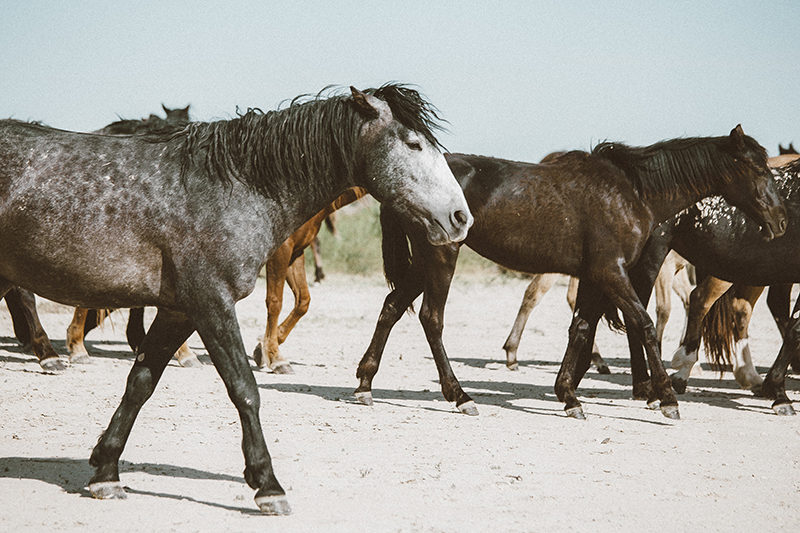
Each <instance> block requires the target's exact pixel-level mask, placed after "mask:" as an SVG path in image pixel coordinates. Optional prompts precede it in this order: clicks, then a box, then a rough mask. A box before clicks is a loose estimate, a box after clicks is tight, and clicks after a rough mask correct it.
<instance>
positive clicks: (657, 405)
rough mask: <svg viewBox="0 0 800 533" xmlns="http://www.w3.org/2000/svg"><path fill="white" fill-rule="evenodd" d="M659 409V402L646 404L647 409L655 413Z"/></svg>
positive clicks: (654, 401) (650, 401)
mask: <svg viewBox="0 0 800 533" xmlns="http://www.w3.org/2000/svg"><path fill="white" fill-rule="evenodd" d="M659 407H661V402H660V401H659V400H648V402H647V408H648V409H652V410H653V411H655V410H656V409H658V408H659Z"/></svg>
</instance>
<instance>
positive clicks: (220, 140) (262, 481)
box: [0, 85, 472, 514]
mask: <svg viewBox="0 0 800 533" xmlns="http://www.w3.org/2000/svg"><path fill="white" fill-rule="evenodd" d="M351 93H352V94H349V93H348V94H334V95H330V96H329V97H327V98H326V97H323V96H320V95H318V97H317V98H305V99H301V100H297V99H296V100H295V101H294V102H293V103H292V104H291V105H289V106H288V107H286V108H285V109H282V110H279V111H272V112H268V113H262V112H260V111H252V110H251V111H248V112H247V113H246V114H244V115H243V116H241V117H238V118H235V119H232V120H226V121H219V122H213V123H208V124H204V123H192V124H191V125H190V126H189V127H187V128H185V129H184V130H182V131H180V132H177V133H175V132H173V133H169V134H164V135H155V136H150V137H146V136H138V135H135V136H123V137H111V136H103V135H92V134H79V133H70V132H65V131H60V130H55V129H51V128H46V127H43V126H39V125H35V124H27V123H23V122H19V121H14V120H5V121H0V232H2V236H0V295H2V294H5V293H6V292H7V291H8V290H9V289H10V288H11V287H13V286H20V287H23V288H26V289H28V290H31V291H33V292H35V293H36V294H40V295H42V296H43V297H46V298H49V299H51V300H54V301H58V302H61V303H64V304H67V305H73V306H83V307H90V308H97V309H105V308H118V307H141V306H148V305H149V306H155V307H157V308H158V313H157V315H156V318H155V320H154V321H153V323H152V325H151V326H150V329H149V331H148V332H147V335H146V337H145V339H144V341H143V343H142V346H141V348H140V350H139V354H138V356H137V358H136V362H135V363H134V365H133V368H132V369H131V372H130V375H129V377H128V382H127V387H126V390H125V394H124V395H123V397H122V401H121V403H120V405H119V407H118V409H117V411H116V412H115V414H114V416H113V417H112V419H111V422H110V424H109V427H108V429H107V430H106V431H105V433H104V434H103V435H102V437H101V438H100V440H99V441H98V443H97V445H96V446H95V448H94V451H93V452H92V455H91V459H90V463H91V464H92V465H93V466H94V467H95V469H96V471H95V475H94V477H93V478H92V480H91V481H90V483H89V488H90V490H91V492H92V494H93V495H94V496H95V497H98V498H121V497H124V495H125V492H124V490H123V488H122V485H121V484H120V482H119V470H118V464H119V457H120V455H121V453H122V451H123V448H124V446H125V442H126V441H127V438H128V436H129V434H130V431H131V429H132V427H133V423H134V420H135V419H136V416H137V414H138V412H139V410H140V409H141V407H142V406H143V405H144V403H145V402H146V401H147V399H148V398H149V397H150V395H151V394H152V392H153V390H154V388H155V386H156V384H157V383H158V380H159V378H160V377H161V374H162V372H163V371H164V368H165V367H166V364H167V362H168V361H169V359H170V358H171V357H172V355H173V353H174V352H175V350H176V349H177V348H178V346H180V345H181V343H183V342H184V341H185V340H186V338H187V337H188V336H189V335H190V334H191V333H192V332H193V331H194V330H195V329H196V330H197V332H198V333H199V335H200V337H201V339H202V340H203V343H204V344H205V347H206V349H207V350H208V353H209V356H210V357H211V360H212V361H213V363H214V365H215V367H216V369H217V371H218V372H219V374H220V376H221V378H222V380H223V382H224V383H225V386H226V388H227V390H228V394H229V396H230V398H231V400H232V401H233V403H234V405H235V406H236V408H237V410H238V412H239V415H240V419H241V423H242V430H243V443H242V448H243V451H244V457H245V465H246V466H245V471H244V476H245V480H246V481H247V483H248V485H250V486H251V487H252V488H254V489H257V493H256V503H257V504H258V505H259V507H260V508H261V510H262V511H263V512H266V513H280V514H282V513H288V512H289V506H288V503H287V501H286V496H285V492H284V490H283V488H282V487H281V486H280V484H279V483H278V480H277V479H276V477H275V475H274V473H273V469H272V464H271V460H270V456H269V452H268V451H267V446H266V444H265V441H264V436H263V433H262V429H261V423H260V420H259V404H260V400H259V394H258V387H257V385H256V381H255V378H254V377H253V373H252V371H251V369H250V365H249V363H248V360H247V354H246V352H245V349H244V345H243V343H242V338H241V334H240V332H239V327H238V323H237V320H236V312H235V308H234V304H235V302H236V301H237V300H239V299H241V298H243V297H245V296H246V295H247V294H249V293H250V292H251V291H252V290H253V287H254V286H255V282H256V279H257V276H258V272H259V270H260V268H261V267H262V266H263V265H264V264H265V262H266V260H267V258H268V257H269V256H270V254H271V253H272V251H273V250H274V249H275V248H276V247H277V246H279V245H280V244H281V243H282V242H283V241H284V240H286V238H287V237H288V236H289V235H290V234H291V233H292V232H293V231H294V230H295V229H296V228H298V227H299V226H300V225H301V224H302V223H303V222H305V221H306V220H308V219H309V218H311V217H312V216H313V215H314V214H315V213H317V212H318V211H320V210H321V209H322V208H323V207H324V206H326V205H328V204H330V203H331V202H332V201H333V200H334V199H335V198H336V197H337V196H338V195H340V194H341V193H342V192H344V191H345V190H346V189H348V188H350V187H353V186H356V185H361V186H363V187H365V188H366V189H367V190H368V191H369V192H370V193H371V194H372V195H373V196H375V197H376V198H377V199H378V200H380V201H383V202H386V203H387V204H389V205H392V206H393V208H394V209H396V210H397V211H398V212H400V213H401V214H402V216H403V217H404V219H406V220H408V221H410V222H411V223H412V224H414V225H415V227H417V228H418V229H420V231H422V232H423V233H424V234H426V235H427V237H428V239H430V241H431V242H432V243H433V244H437V245H441V244H447V243H449V242H452V241H454V240H461V239H463V238H464V237H465V236H466V233H467V230H468V228H469V226H470V225H471V223H472V216H471V215H470V213H469V208H468V206H467V204H466V201H465V199H464V195H463V193H462V191H461V189H460V188H459V187H458V183H457V182H456V181H455V180H454V179H453V174H452V172H451V171H450V169H449V168H448V167H447V163H446V161H445V159H444V156H443V155H442V153H441V151H440V149H439V145H438V143H437V141H436V139H435V137H434V135H433V132H432V127H433V126H435V125H436V124H437V122H436V114H435V110H434V108H432V106H431V105H430V104H429V103H428V102H426V101H425V100H424V99H423V98H422V97H421V96H420V95H419V93H417V92H416V91H415V90H413V89H410V88H408V87H405V86H398V85H386V86H383V87H381V88H380V89H376V90H371V91H369V93H364V92H361V91H358V90H356V89H354V88H351Z"/></svg>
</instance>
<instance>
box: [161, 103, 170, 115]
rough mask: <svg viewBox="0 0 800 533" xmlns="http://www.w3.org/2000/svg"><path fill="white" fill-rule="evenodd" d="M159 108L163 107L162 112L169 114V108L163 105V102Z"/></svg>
mask: <svg viewBox="0 0 800 533" xmlns="http://www.w3.org/2000/svg"><path fill="white" fill-rule="evenodd" d="M161 109H163V110H164V113H166V114H167V115H169V109H167V106H165V105H164V104H161Z"/></svg>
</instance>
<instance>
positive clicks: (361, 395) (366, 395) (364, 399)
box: [356, 391, 372, 405]
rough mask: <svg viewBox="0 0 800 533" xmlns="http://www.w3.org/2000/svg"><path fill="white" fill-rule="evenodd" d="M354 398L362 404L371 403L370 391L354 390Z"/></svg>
mask: <svg viewBox="0 0 800 533" xmlns="http://www.w3.org/2000/svg"><path fill="white" fill-rule="evenodd" d="M356 400H358V401H359V402H361V403H363V404H364V405H372V391H367V392H356Z"/></svg>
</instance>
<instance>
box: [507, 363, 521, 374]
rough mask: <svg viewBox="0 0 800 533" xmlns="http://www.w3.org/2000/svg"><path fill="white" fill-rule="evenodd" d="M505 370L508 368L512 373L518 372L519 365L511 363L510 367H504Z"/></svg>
mask: <svg viewBox="0 0 800 533" xmlns="http://www.w3.org/2000/svg"><path fill="white" fill-rule="evenodd" d="M506 368H508V369H509V370H511V371H512V372H515V371H517V370H519V363H511V364H510V365H506Z"/></svg>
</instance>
